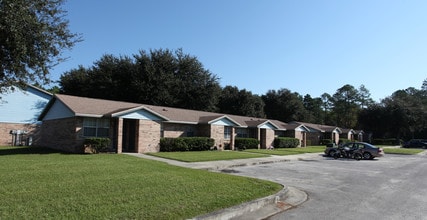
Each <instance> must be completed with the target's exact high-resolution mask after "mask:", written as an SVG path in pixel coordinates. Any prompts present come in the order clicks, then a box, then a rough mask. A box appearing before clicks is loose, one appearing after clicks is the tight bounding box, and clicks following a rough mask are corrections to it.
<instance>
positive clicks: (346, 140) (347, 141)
mask: <svg viewBox="0 0 427 220" xmlns="http://www.w3.org/2000/svg"><path fill="white" fill-rule="evenodd" d="M349 142H351V140H350V139H346V138H340V139H339V140H338V144H346V143H349Z"/></svg>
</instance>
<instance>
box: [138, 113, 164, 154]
mask: <svg viewBox="0 0 427 220" xmlns="http://www.w3.org/2000/svg"><path fill="white" fill-rule="evenodd" d="M138 127H139V133H138V153H148V152H159V151H160V145H159V144H160V123H159V122H156V121H149V120H139V126H138Z"/></svg>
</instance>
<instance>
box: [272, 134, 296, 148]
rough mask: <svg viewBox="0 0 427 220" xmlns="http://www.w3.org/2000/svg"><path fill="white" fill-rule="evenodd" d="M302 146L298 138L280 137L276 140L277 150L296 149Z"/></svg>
mask: <svg viewBox="0 0 427 220" xmlns="http://www.w3.org/2000/svg"><path fill="white" fill-rule="evenodd" d="M299 144H300V140H299V139H298V138H290V137H278V138H275V139H274V147H275V148H296V147H298V146H299Z"/></svg>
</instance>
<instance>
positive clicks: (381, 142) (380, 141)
mask: <svg viewBox="0 0 427 220" xmlns="http://www.w3.org/2000/svg"><path fill="white" fill-rule="evenodd" d="M402 142H403V141H402V140H400V139H398V138H386V139H374V140H372V144H375V145H400V144H402Z"/></svg>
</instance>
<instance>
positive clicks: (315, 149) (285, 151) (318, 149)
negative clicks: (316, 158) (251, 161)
mask: <svg viewBox="0 0 427 220" xmlns="http://www.w3.org/2000/svg"><path fill="white" fill-rule="evenodd" d="M324 151H325V146H310V147H299V148H275V149H274V150H266V149H259V150H258V149H248V150H245V152H251V153H259V154H270V155H280V156H286V155H293V154H303V153H323V152H324Z"/></svg>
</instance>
